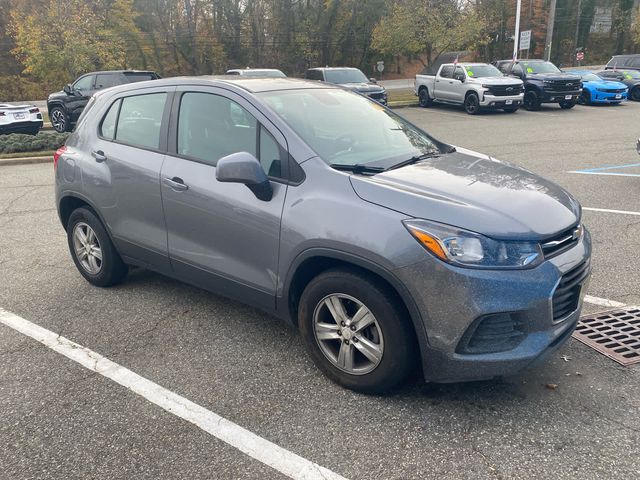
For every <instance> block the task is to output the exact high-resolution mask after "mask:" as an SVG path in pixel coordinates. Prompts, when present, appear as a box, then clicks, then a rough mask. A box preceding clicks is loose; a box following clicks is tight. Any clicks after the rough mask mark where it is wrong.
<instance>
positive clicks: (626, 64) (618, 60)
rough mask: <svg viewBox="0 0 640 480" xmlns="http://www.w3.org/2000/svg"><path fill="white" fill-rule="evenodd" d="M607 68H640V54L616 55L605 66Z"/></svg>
mask: <svg viewBox="0 0 640 480" xmlns="http://www.w3.org/2000/svg"><path fill="white" fill-rule="evenodd" d="M604 69H605V70H618V69H625V70H640V54H638V53H635V54H632V55H614V56H613V57H611V60H609V62H608V63H607V65H606V66H605V67H604Z"/></svg>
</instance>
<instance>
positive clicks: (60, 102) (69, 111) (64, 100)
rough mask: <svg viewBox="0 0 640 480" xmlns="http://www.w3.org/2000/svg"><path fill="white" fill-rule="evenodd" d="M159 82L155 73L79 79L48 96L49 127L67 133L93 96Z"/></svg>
mask: <svg viewBox="0 0 640 480" xmlns="http://www.w3.org/2000/svg"><path fill="white" fill-rule="evenodd" d="M158 78H160V76H159V75H158V74H157V73H155V72H150V71H142V70H110V71H106V72H92V73H87V74H86V75H82V76H81V77H79V78H78V79H77V80H76V81H75V82H73V84H69V85H65V87H64V89H63V90H61V91H59V92H55V93H52V94H51V95H49V98H48V99H47V109H48V110H49V120H50V121H51V125H52V126H53V128H54V129H55V131H56V132H59V133H62V132H70V131H71V130H72V128H73V126H74V125H75V124H76V122H77V121H78V118H79V117H80V114H81V113H82V110H84V107H85V106H86V105H87V102H88V101H89V99H90V98H91V95H93V94H94V93H95V92H97V91H100V90H102V89H104V88H108V87H113V86H115V85H122V84H125V83H135V82H143V81H146V80H156V79H158Z"/></svg>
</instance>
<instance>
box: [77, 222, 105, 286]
mask: <svg viewBox="0 0 640 480" xmlns="http://www.w3.org/2000/svg"><path fill="white" fill-rule="evenodd" d="M73 249H74V252H75V254H76V258H77V259H78V262H79V263H80V265H82V268H84V269H85V270H86V271H87V273H89V274H91V275H97V274H98V273H100V270H101V269H102V249H101V248H100V242H99V241H98V237H97V236H96V232H94V231H93V228H91V227H90V226H89V225H87V224H86V223H84V222H79V223H77V224H76V226H75V227H74V228H73Z"/></svg>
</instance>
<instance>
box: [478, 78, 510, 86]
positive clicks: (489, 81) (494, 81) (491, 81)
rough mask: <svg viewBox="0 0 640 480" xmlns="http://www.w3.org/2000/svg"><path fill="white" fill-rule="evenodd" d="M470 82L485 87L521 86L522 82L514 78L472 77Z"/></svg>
mask: <svg viewBox="0 0 640 480" xmlns="http://www.w3.org/2000/svg"><path fill="white" fill-rule="evenodd" d="M470 80H471V81H472V82H473V83H482V84H486V85H522V80H520V79H519V78H514V77H472V78H471V79H470Z"/></svg>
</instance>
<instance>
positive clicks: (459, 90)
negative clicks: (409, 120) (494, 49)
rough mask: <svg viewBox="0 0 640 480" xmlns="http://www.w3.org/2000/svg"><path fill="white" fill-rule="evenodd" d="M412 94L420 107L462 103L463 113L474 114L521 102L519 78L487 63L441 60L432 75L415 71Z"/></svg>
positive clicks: (511, 108) (513, 108)
mask: <svg viewBox="0 0 640 480" xmlns="http://www.w3.org/2000/svg"><path fill="white" fill-rule="evenodd" d="M414 91H415V94H416V95H417V96H418V99H419V101H420V106H421V107H428V106H429V105H431V104H432V103H433V102H438V103H448V104H453V105H463V106H464V109H465V111H466V112H467V113H469V114H471V115H475V114H477V113H480V111H481V110H482V109H500V108H501V109H503V110H504V111H505V112H509V113H513V112H515V111H517V110H518V108H519V107H520V105H522V99H523V97H524V86H523V83H522V80H519V79H515V78H513V77H505V75H504V74H503V73H502V72H500V70H498V69H497V68H496V67H494V66H492V65H489V64H487V63H445V64H443V65H441V66H440V68H438V70H437V72H436V73H435V75H433V74H430V73H428V70H427V69H425V70H424V71H423V73H420V74H418V75H416V79H415V84H414Z"/></svg>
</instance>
